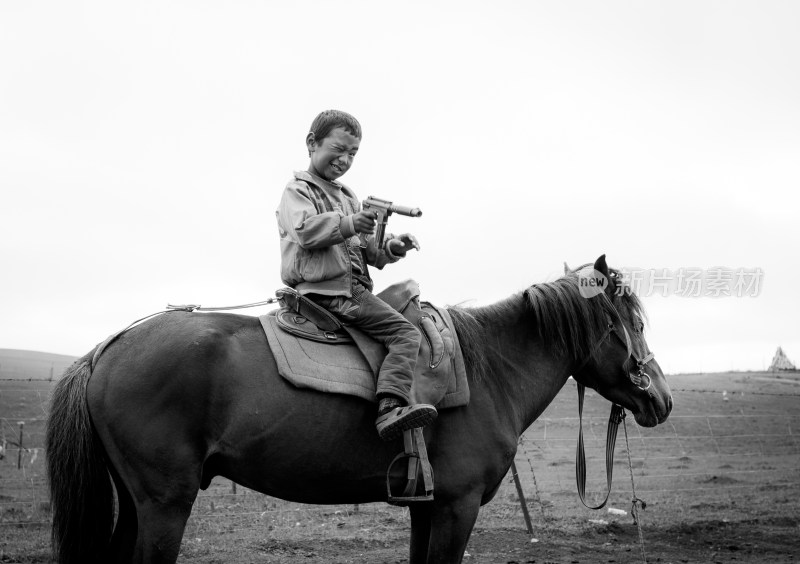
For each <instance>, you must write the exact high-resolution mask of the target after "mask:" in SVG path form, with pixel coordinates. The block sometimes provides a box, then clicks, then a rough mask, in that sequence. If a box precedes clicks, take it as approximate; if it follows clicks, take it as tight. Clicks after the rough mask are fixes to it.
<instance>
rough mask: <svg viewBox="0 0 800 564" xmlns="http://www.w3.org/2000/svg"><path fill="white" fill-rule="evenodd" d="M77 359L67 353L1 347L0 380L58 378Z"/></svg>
mask: <svg viewBox="0 0 800 564" xmlns="http://www.w3.org/2000/svg"><path fill="white" fill-rule="evenodd" d="M77 359H78V357H76V356H69V355H66V354H53V353H46V352H38V351H23V350H18V349H0V380H8V379H12V380H50V379H52V380H58V379H59V378H61V374H62V373H63V372H64V370H65V369H66V368H68V367H69V366H70V365H71V364H72V363H73V362H75V361H76V360H77Z"/></svg>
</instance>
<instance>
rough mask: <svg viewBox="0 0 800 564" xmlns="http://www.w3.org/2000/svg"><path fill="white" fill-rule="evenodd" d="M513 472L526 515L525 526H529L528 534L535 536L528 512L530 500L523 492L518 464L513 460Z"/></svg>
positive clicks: (520, 501)
mask: <svg viewBox="0 0 800 564" xmlns="http://www.w3.org/2000/svg"><path fill="white" fill-rule="evenodd" d="M511 474H512V476H514V485H515V486H517V497H519V504H520V506H521V507H522V516H523V517H525V526H526V527H528V534H529V535H530V536H533V525H532V524H531V514H530V513H528V502H527V501H525V494H523V493H522V484H521V483H520V482H519V476H518V475H517V464H516V462H514V461H513V460H512V461H511Z"/></svg>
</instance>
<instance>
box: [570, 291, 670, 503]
mask: <svg viewBox="0 0 800 564" xmlns="http://www.w3.org/2000/svg"><path fill="white" fill-rule="evenodd" d="M608 305H610V306H611V310H612V311H613V313H614V316H615V317H616V320H617V321H619V326H620V327H622V335H620V332H619V330H618V329H617V327H616V323H614V320H613V319H610V318H609V322H608V328H607V329H606V331H605V333H604V334H603V336H602V337H601V338H600V339H598V341H597V343H596V344H595V346H594V347H592V350H591V352H590V354H589V356H588V357H587V358H586V359H585V360H584V361H583V362H582V363H581V364H580V365H579V366H578V368H576V369H575V370H574V371H573V374H577V373H579V372H580V371H581V370H583V368H584V367H585V366H586V364H588V362H589V360H590V359H591V358H592V357H594V355H595V354H596V352H597V350H598V349H599V348H600V346H601V345H602V344H603V343H604V342H605V340H606V339H607V338H608V337H609V335H613V336H615V337H616V338H617V339H618V340H619V342H620V343H622V344H623V345H624V346H625V348H626V350H627V351H628V357H627V358H626V359H625V361H624V362H623V367H624V366H625V364H626V363H627V362H628V361H629V360H631V359H632V360H633V361H634V362H635V363H636V368H637V370H636V374H632V373H630V372H628V375H629V378H630V379H631V382H632V383H633V384H634V385H635V386H636V387H637V388H639V389H640V390H642V391H647V390H649V389H650V385H651V384H652V383H653V380H652V378H650V375H649V374H647V372H645V367H646V366H647V363H649V362H650V361H652V360H653V359H654V358H655V355H654V354H653V353H652V352H649V353H647V354H646V355H645V356H644V357H642V358H638V357H637V355H636V354H635V353H634V351H633V345H632V343H631V337H630V335H629V334H628V330H627V329H626V328H625V324H624V323H623V321H622V316H621V315H620V314H619V312H618V311H617V308H616V307H615V306H614V304H613V303H611V302H609V304H608ZM623 336H624V339H623ZM645 380H646V381H647V384H646V385H645V386H642V384H643V382H644V381H645ZM575 381H576V382H577V384H578V447H577V452H576V455H575V478H576V481H577V486H578V496H579V497H580V498H581V503H583V505H585V506H586V507H588V508H589V509H602V508H603V507H604V506H605V504H606V503H607V502H608V497H609V496H610V495H611V481H612V474H613V472H614V446H615V444H616V442H617V429H618V428H619V424H620V423H621V422H622V420H623V419H624V418H625V409H624V408H623V407H622V406H621V405H617V404H614V405H613V406H611V413H610V414H609V417H608V430H607V432H606V482H607V491H606V497H605V499H603V501H602V503H600V505H598V506H596V507H592V506H590V505H588V504H587V503H586V499H585V497H586V451H585V448H584V444H583V396H584V392H585V386H584V385H583V384H581V383H580V382H578V381H577V379H576V380H575Z"/></svg>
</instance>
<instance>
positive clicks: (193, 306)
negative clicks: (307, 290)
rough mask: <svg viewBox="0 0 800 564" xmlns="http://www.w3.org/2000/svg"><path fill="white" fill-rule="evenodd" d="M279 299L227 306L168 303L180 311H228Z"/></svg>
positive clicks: (170, 306) (170, 307)
mask: <svg viewBox="0 0 800 564" xmlns="http://www.w3.org/2000/svg"><path fill="white" fill-rule="evenodd" d="M277 301H278V298H269V299H267V300H264V301H263V302H255V303H252V304H242V305H235V306H226V307H202V306H199V305H196V304H186V305H172V304H167V309H168V310H178V311H226V310H229V309H246V308H248V307H258V306H263V305H269V304H274V303H276V302H277Z"/></svg>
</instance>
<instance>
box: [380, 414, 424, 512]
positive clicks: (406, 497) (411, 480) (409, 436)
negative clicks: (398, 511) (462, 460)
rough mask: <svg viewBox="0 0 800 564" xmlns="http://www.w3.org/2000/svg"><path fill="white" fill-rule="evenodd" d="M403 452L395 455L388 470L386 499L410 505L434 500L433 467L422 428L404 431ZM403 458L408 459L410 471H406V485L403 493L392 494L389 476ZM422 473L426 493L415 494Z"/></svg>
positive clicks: (397, 503) (390, 501)
mask: <svg viewBox="0 0 800 564" xmlns="http://www.w3.org/2000/svg"><path fill="white" fill-rule="evenodd" d="M403 449H404V450H403V452H401V453H400V454H398V455H397V456H395V457H394V459H393V460H392V461H391V462H390V463H389V468H388V469H387V470H386V501H387V502H388V503H390V504H391V505H400V506H404V505H410V504H412V503H417V502H423V501H433V468H431V463H430V460H428V450H427V449H426V448H425V437H424V436H423V434H422V429H421V428H419V427H416V428H414V429H408V430H406V431H403ZM403 458H407V459H408V472H407V473H406V479H407V482H406V487H405V489H404V490H403V493H402V494H400V495H398V496H396V495H392V487H391V483H390V481H389V476H390V474H391V472H392V468H393V467H394V465H395V463H396V462H397V461H399V460H401V459H403ZM420 473H422V483H423V485H424V486H425V494H424V495H414V494H415V493H416V491H417V481H418V475H419V474H420Z"/></svg>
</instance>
